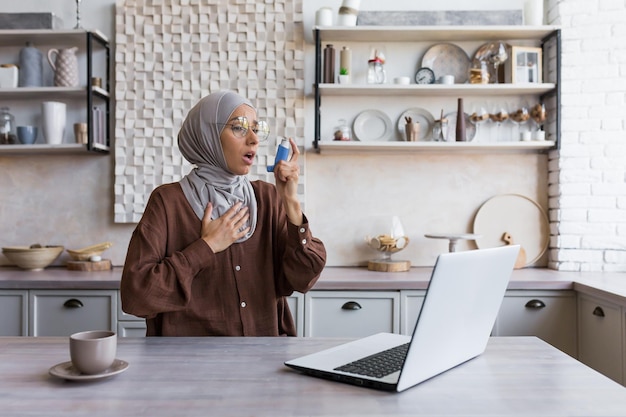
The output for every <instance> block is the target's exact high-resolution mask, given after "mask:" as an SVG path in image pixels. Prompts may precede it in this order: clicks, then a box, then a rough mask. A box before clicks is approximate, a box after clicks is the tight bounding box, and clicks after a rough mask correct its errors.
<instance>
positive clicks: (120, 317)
mask: <svg viewBox="0 0 626 417" xmlns="http://www.w3.org/2000/svg"><path fill="white" fill-rule="evenodd" d="M117 335H118V336H119V337H145V335H146V320H145V319H143V318H141V317H137V316H134V315H132V314H128V313H126V312H125V311H124V310H122V299H121V298H120V292H119V291H117Z"/></svg>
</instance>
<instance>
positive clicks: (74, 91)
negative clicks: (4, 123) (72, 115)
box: [0, 87, 109, 100]
mask: <svg viewBox="0 0 626 417" xmlns="http://www.w3.org/2000/svg"><path fill="white" fill-rule="evenodd" d="M92 92H93V94H94V95H96V96H99V97H100V98H109V93H108V92H107V91H106V90H105V89H103V88H100V87H92ZM85 94H87V87H18V88H2V89H0V100H4V99H27V100H30V99H50V100H51V99H71V98H82V97H85Z"/></svg>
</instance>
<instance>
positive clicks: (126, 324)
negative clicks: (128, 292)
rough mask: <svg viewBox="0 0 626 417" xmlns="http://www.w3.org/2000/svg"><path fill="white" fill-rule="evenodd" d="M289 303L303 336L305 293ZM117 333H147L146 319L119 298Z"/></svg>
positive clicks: (295, 294)
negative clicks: (134, 313)
mask: <svg viewBox="0 0 626 417" xmlns="http://www.w3.org/2000/svg"><path fill="white" fill-rule="evenodd" d="M287 303H288V304H289V309H290V310H291V314H292V316H293V320H294V322H295V323H296V335H297V336H299V337H301V336H303V335H304V294H301V293H293V294H292V295H291V296H289V297H287ZM117 305H118V310H117V317H118V321H117V334H118V335H119V336H120V337H144V336H145V335H146V321H145V319H143V318H141V317H137V316H133V315H132V314H128V313H126V312H124V311H123V310H122V301H121V299H120V298H119V291H118V300H117Z"/></svg>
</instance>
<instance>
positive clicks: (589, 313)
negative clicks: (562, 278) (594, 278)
mask: <svg viewBox="0 0 626 417" xmlns="http://www.w3.org/2000/svg"><path fill="white" fill-rule="evenodd" d="M623 310H624V309H623V307H621V306H619V305H617V304H614V303H612V302H609V301H607V300H604V299H602V298H599V297H592V296H589V295H585V294H580V295H579V298H578V326H579V333H580V338H579V348H578V360H580V361H581V362H582V363H584V364H586V365H588V366H590V367H591V368H593V369H595V370H597V371H598V372H601V373H603V374H604V375H606V376H608V377H609V378H611V379H612V380H614V381H616V382H619V383H621V384H623V383H624V382H625V381H624V355H625V353H624V351H625V350H626V349H625V345H624V339H623V338H624V336H623V330H624V325H625V324H624V321H625V320H624V312H623Z"/></svg>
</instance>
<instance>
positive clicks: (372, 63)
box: [367, 58, 387, 84]
mask: <svg viewBox="0 0 626 417" xmlns="http://www.w3.org/2000/svg"><path fill="white" fill-rule="evenodd" d="M386 81H387V73H386V72H385V67H384V66H383V61H382V60H381V59H380V58H374V59H370V60H369V61H367V83H368V84H384V83H385V82H386Z"/></svg>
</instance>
